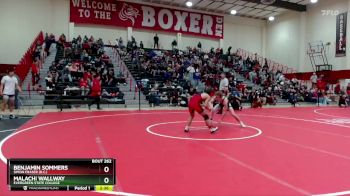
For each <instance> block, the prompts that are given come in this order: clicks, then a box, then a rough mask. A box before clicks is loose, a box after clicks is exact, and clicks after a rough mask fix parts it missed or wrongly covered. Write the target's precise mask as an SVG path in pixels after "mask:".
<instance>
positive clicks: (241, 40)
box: [224, 16, 266, 54]
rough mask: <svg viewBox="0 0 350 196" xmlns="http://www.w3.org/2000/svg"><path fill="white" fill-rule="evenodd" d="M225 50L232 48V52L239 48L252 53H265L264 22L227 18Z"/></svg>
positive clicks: (234, 17)
mask: <svg viewBox="0 0 350 196" xmlns="http://www.w3.org/2000/svg"><path fill="white" fill-rule="evenodd" d="M224 24H225V26H224V50H225V51H226V50H227V48H228V47H230V46H232V50H231V51H232V52H233V51H235V50H236V49H238V48H242V49H245V50H248V51H250V52H254V53H258V54H262V53H263V47H264V46H263V28H264V26H265V25H266V23H265V21H263V20H255V19H249V18H242V17H236V16H225V23H224Z"/></svg>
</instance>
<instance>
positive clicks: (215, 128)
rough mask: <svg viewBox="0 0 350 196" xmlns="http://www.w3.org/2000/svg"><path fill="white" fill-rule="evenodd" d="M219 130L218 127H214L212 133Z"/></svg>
mask: <svg viewBox="0 0 350 196" xmlns="http://www.w3.org/2000/svg"><path fill="white" fill-rule="evenodd" d="M218 129H219V128H218V127H212V128H210V133H215V132H216V131H217V130H218Z"/></svg>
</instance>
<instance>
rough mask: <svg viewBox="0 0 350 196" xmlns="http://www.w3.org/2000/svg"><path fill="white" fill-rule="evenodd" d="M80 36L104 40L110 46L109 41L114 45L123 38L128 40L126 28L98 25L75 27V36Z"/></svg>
mask: <svg viewBox="0 0 350 196" xmlns="http://www.w3.org/2000/svg"><path fill="white" fill-rule="evenodd" d="M78 35H81V36H85V35H87V36H88V37H90V36H91V35H92V36H93V37H94V38H95V39H98V38H102V39H103V41H104V42H105V44H108V41H111V43H112V44H115V40H116V39H117V38H118V39H119V37H121V38H122V39H123V40H124V44H125V43H126V42H125V41H126V40H127V30H126V28H116V27H110V26H103V28H101V26H98V25H75V27H74V31H73V36H74V37H78Z"/></svg>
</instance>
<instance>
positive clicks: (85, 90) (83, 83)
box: [79, 78, 89, 96]
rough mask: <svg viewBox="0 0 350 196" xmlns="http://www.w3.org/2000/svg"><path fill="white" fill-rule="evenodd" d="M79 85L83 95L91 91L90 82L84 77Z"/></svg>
mask: <svg viewBox="0 0 350 196" xmlns="http://www.w3.org/2000/svg"><path fill="white" fill-rule="evenodd" d="M79 87H80V90H81V95H82V96H86V95H88V93H89V84H88V81H87V80H85V79H84V78H81V79H80V81H79Z"/></svg>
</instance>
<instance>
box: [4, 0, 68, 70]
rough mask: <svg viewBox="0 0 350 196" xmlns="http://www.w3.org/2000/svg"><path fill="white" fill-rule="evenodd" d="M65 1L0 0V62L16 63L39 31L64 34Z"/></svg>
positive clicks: (65, 18) (65, 23)
mask: <svg viewBox="0 0 350 196" xmlns="http://www.w3.org/2000/svg"><path fill="white" fill-rule="evenodd" d="M68 2H69V1H68V0H60V1H57V0H30V1H29V0H1V2H0V26H1V31H0V37H1V39H0V63H4V64H15V63H18V61H19V60H20V58H21V57H22V55H23V54H24V53H25V51H26V50H27V49H28V48H29V46H30V44H31V42H32V41H33V40H34V38H35V36H36V35H37V34H38V33H39V32H40V31H41V30H43V31H44V32H53V33H55V34H60V33H66V32H67V31H68V22H67V21H68V16H69V13H68V12H69V11H67V9H66V8H67V5H68V4H67V3H68Z"/></svg>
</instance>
